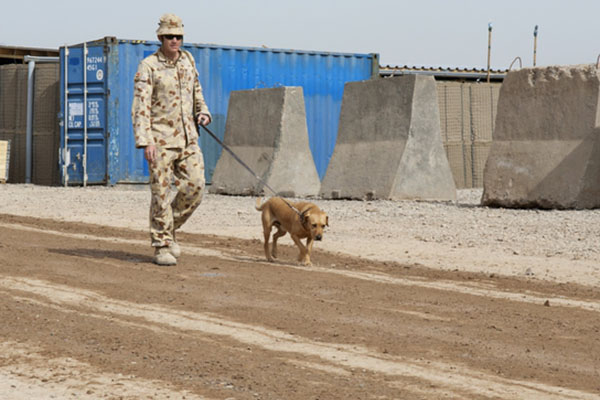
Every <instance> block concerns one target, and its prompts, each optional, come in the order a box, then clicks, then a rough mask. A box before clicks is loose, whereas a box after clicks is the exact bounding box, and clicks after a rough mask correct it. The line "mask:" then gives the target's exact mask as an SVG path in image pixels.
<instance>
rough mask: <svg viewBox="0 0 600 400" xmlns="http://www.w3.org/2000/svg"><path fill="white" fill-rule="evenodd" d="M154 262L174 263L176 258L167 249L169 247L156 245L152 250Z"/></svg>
mask: <svg viewBox="0 0 600 400" xmlns="http://www.w3.org/2000/svg"><path fill="white" fill-rule="evenodd" d="M154 263H155V264H158V265H176V264H177V259H176V258H175V257H173V254H171V252H170V251H169V247H167V246H164V247H157V248H156V250H154Z"/></svg>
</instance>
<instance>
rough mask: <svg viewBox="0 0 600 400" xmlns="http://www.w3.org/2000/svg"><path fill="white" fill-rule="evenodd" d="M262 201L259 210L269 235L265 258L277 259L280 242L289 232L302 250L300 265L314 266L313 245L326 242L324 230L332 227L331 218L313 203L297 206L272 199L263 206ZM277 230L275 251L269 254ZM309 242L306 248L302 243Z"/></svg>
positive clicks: (257, 201) (258, 204) (274, 243)
mask: <svg viewBox="0 0 600 400" xmlns="http://www.w3.org/2000/svg"><path fill="white" fill-rule="evenodd" d="M260 203H261V199H260V198H259V199H257V200H256V209H257V210H258V211H262V216H261V218H262V224H263V233H264V235H265V256H266V257H267V260H268V261H273V258H277V239H279V238H280V237H282V236H284V235H285V234H286V233H288V232H289V234H290V236H291V237H292V240H293V241H294V243H296V246H298V248H299V249H300V255H299V256H298V261H300V262H302V263H303V264H304V265H312V263H311V262H310V252H311V250H312V246H313V242H314V241H315V240H321V239H322V238H323V229H324V228H325V227H326V226H329V217H328V216H327V213H325V211H322V210H321V209H320V208H319V207H317V206H316V205H315V204H313V203H307V202H298V203H294V202H291V201H288V200H283V199H282V198H280V197H272V198H270V199H269V200H267V201H266V202H265V203H264V204H263V205H260ZM273 226H275V227H276V228H277V232H275V233H274V234H273V247H272V249H271V251H270V252H269V236H271V229H273ZM304 238H306V246H305V245H304V244H303V243H302V242H301V241H300V239H304Z"/></svg>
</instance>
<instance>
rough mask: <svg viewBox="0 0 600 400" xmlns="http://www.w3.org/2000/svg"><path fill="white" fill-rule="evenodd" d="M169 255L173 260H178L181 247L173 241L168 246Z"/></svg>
mask: <svg viewBox="0 0 600 400" xmlns="http://www.w3.org/2000/svg"><path fill="white" fill-rule="evenodd" d="M169 253H171V255H172V256H173V257H175V258H179V256H180V255H181V247H179V244H177V242H175V241H173V242H171V244H169Z"/></svg>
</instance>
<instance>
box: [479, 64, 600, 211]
mask: <svg viewBox="0 0 600 400" xmlns="http://www.w3.org/2000/svg"><path fill="white" fill-rule="evenodd" d="M599 78H600V75H599V73H598V70H597V69H596V68H595V66H591V65H583V66H582V65H580V66H562V67H559V66H553V67H544V68H525V69H521V70H518V71H513V72H510V73H508V75H507V76H506V79H505V80H504V83H503V85H502V89H501V90H500V97H499V100H498V115H497V118H496V128H495V131H494V141H493V143H492V147H491V149H490V155H489V157H488V160H487V163H486V167H485V170H484V182H483V188H484V192H483V197H482V203H483V204H484V205H488V206H501V207H511V208H531V207H536V208H548V209H554V208H556V209H571V208H575V209H585V208H597V207H600V143H599V140H600V129H599V126H598V124H599V121H598V115H600V110H599V108H598V99H599V95H600V79H599Z"/></svg>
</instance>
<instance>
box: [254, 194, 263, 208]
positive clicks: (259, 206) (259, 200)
mask: <svg viewBox="0 0 600 400" xmlns="http://www.w3.org/2000/svg"><path fill="white" fill-rule="evenodd" d="M260 203H262V197H259V198H258V199H256V205H255V206H254V208H256V210H257V211H262V209H263V207H264V204H260Z"/></svg>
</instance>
